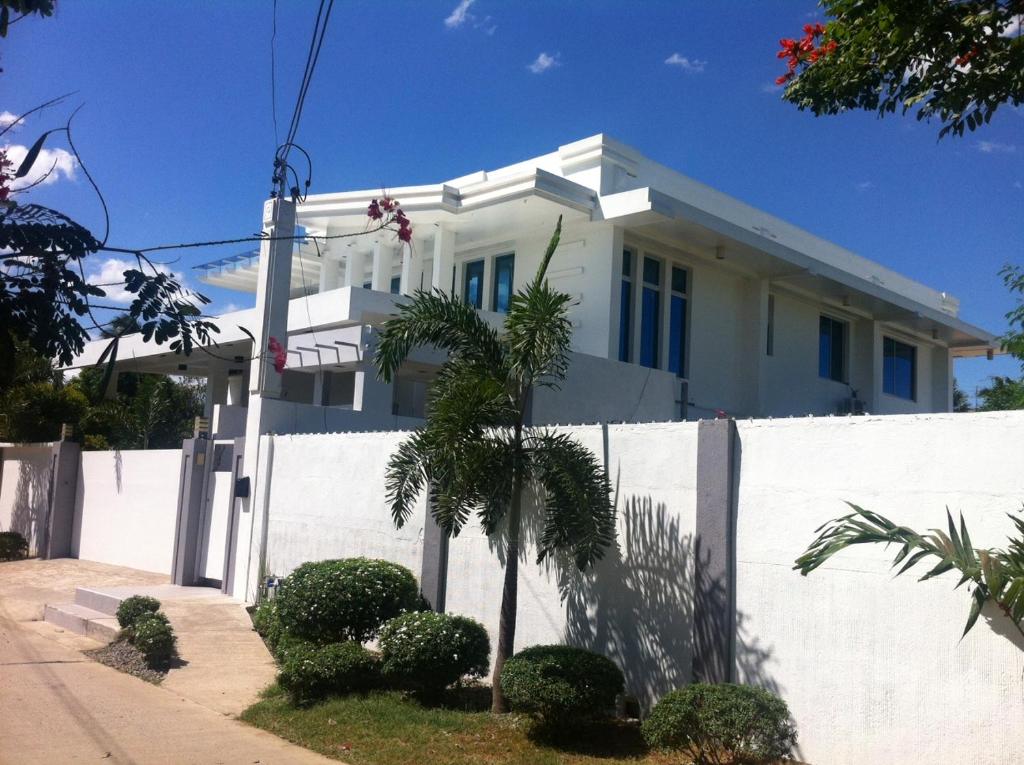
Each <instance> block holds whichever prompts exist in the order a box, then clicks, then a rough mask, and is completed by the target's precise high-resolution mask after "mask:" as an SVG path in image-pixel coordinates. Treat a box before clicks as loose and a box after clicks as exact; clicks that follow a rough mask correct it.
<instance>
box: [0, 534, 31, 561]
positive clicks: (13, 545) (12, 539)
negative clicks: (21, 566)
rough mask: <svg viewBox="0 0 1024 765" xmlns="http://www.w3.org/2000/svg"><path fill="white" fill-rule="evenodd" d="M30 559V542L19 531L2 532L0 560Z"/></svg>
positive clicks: (0, 535)
mask: <svg viewBox="0 0 1024 765" xmlns="http://www.w3.org/2000/svg"><path fill="white" fill-rule="evenodd" d="M27 557H28V540H27V539H25V537H24V536H23V535H21V534H19V533H18V532H17V531H0V560H18V559H20V558H27Z"/></svg>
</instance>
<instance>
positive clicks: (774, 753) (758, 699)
mask: <svg viewBox="0 0 1024 765" xmlns="http://www.w3.org/2000/svg"><path fill="white" fill-rule="evenodd" d="M643 734H644V738H645V739H646V740H647V743H649V744H650V745H651V746H653V747H658V748H665V749H678V750H681V751H683V752H685V753H686V754H688V755H689V756H690V757H692V758H693V761H694V763H696V765H706V764H708V763H719V762H724V763H749V762H755V763H756V762H772V761H775V760H780V759H782V758H783V757H785V756H786V755H788V754H789V753H790V750H791V749H792V748H793V746H794V745H795V744H796V729H795V727H794V726H793V723H792V722H791V721H790V717H789V708H788V707H787V706H786V702H784V701H783V700H782V699H780V698H778V697H777V696H775V695H773V694H771V693H769V692H768V691H766V690H764V689H763V688H753V687H751V686H748V685H732V684H729V683H722V684H719V685H710V684H706V683H695V684H694V685H688V686H687V687H685V688H681V689H679V690H676V691H672V692H671V693H668V694H666V695H665V697H664V698H662V699H661V701H659V702H658V703H657V704H656V705H655V707H654V709H653V710H651V715H650V717H648V718H647V719H646V720H645V721H644V724H643Z"/></svg>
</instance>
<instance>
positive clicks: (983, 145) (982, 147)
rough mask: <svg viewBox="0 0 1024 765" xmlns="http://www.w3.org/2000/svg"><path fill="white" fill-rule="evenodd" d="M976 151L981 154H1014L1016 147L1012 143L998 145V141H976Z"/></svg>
mask: <svg viewBox="0 0 1024 765" xmlns="http://www.w3.org/2000/svg"><path fill="white" fill-rule="evenodd" d="M976 145H977V147H978V151H980V152H982V153H983V154H1015V153H1016V152H1017V145H1016V144H1013V143H999V142H998V141H978V143H977V144H976Z"/></svg>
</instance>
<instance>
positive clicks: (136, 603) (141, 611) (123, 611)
mask: <svg viewBox="0 0 1024 765" xmlns="http://www.w3.org/2000/svg"><path fill="white" fill-rule="evenodd" d="M159 610H160V601H159V600H157V599H156V598H151V597H150V596H149V595H132V596H131V597H130V598H125V599H124V600H122V601H121V603H120V604H119V605H118V607H117V623H118V624H120V625H121V629H123V630H127V629H131V626H132V625H133V624H135V620H136V619H138V618H139V617H140V616H145V615H146V614H155V613H156V612H157V611H159Z"/></svg>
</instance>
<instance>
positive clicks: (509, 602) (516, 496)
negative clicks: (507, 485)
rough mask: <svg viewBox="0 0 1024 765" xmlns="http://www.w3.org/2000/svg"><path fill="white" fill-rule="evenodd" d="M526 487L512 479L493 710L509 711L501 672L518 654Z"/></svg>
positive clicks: (494, 678) (498, 712)
mask: <svg viewBox="0 0 1024 765" xmlns="http://www.w3.org/2000/svg"><path fill="white" fill-rule="evenodd" d="M522 496H523V487H522V483H521V481H520V478H519V476H518V475H516V476H515V478H513V479H512V498H511V502H510V505H511V506H510V507H509V514H508V543H507V544H506V545H505V584H504V587H503V588H502V591H501V617H500V619H499V621H498V650H497V653H495V655H494V675H493V676H492V677H491V711H492V712H494V713H496V714H500V713H504V712H508V702H507V701H505V692H504V691H503V690H502V688H501V670H502V668H503V667H504V666H505V660H506V659H507V658H508V657H509V656H511V655H512V654H513V652H514V651H515V641H516V611H517V608H518V600H519V521H520V516H521V503H522Z"/></svg>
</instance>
